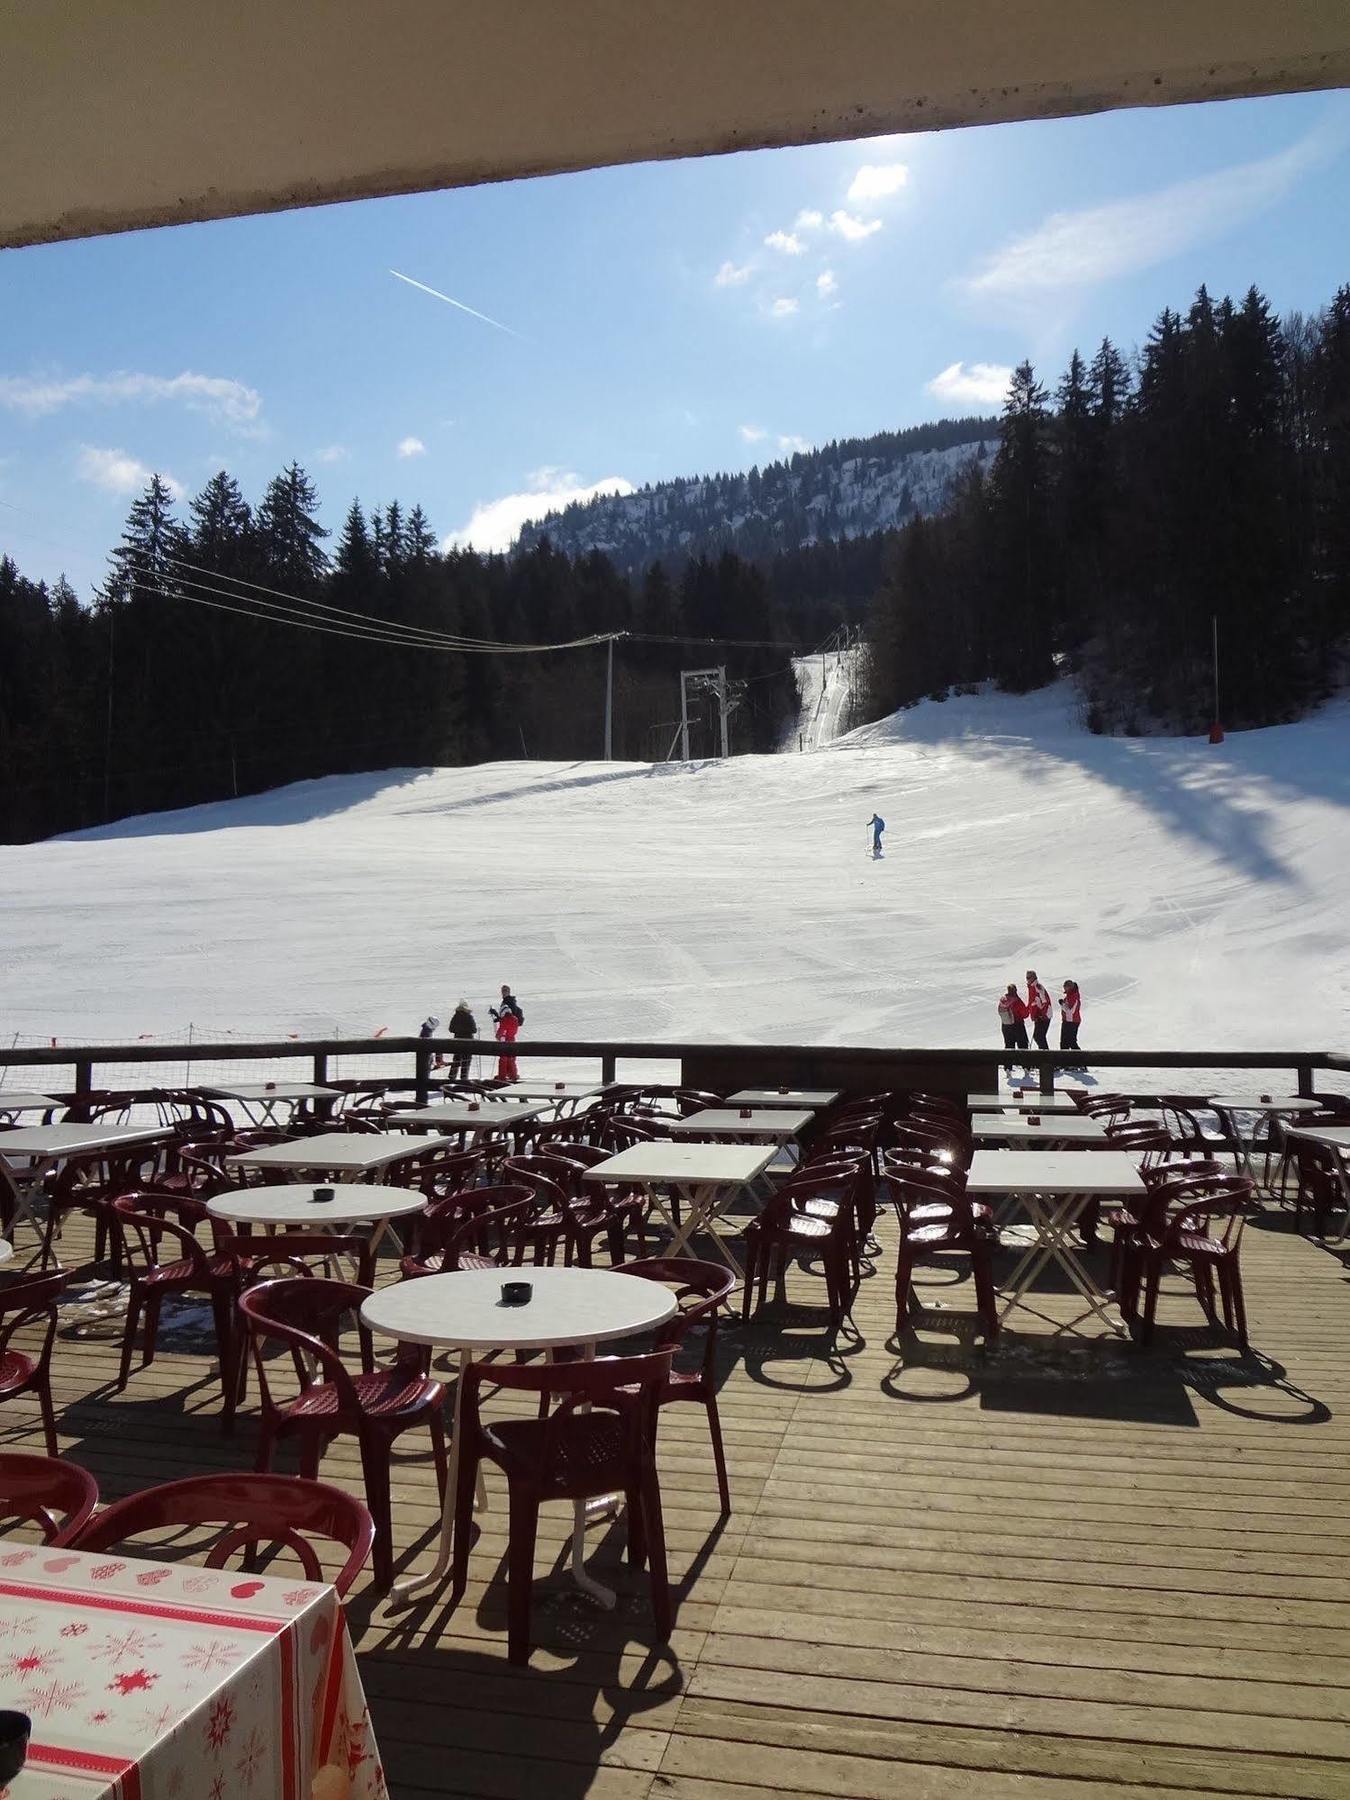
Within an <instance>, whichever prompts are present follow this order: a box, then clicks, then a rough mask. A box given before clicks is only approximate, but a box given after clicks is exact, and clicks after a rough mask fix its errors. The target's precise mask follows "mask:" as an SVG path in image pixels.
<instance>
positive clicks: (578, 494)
mask: <svg viewBox="0 0 1350 1800" xmlns="http://www.w3.org/2000/svg"><path fill="white" fill-rule="evenodd" d="M527 479H528V480H529V483H530V487H529V491H528V492H527V493H523V494H503V495H502V496H501V498H500V499H499V500H483V501H480V502H479V504H478V505H477V506H475V507H474V509H473V516H472V517H471V518H470V520H469V522H468V524H467V525H463V526H461V527H460V529H459V530H458V531H452V532H451V533H450V535H449V537H447V538H446V539H445V540H444V542H443V543H442V545H441V548H442V550H468V549H472V550H509V549H510V548H511V545H512V544H513V543H514V542H515V540H516V538H517V537H518V536H519V535H520V528H521V526H522V525H527V524H529V522H530V521H531V520H532V519H542V518H544V517H545V516H546V515H547V514H549V513H551V512H560V511H561V510H562V508H563V507H564V506H570V505H571V504H572V502H573V501H574V500H594V499H595V498H596V496H597V495H599V494H631V493H633V492H634V488H633V484H632V482H631V481H629V480H628V478H627V477H626V476H624V475H606V476H605V477H604V478H603V479H602V480H600V481H594V482H591V483H590V485H589V486H587V485H585V484H584V483H583V482H582V481H581V478H580V476H578V475H574V474H573V473H572V472H571V471H570V470H566V469H553V468H550V469H536V470H535V471H534V472H533V474H532V475H530V476H529V477H528V478H527Z"/></svg>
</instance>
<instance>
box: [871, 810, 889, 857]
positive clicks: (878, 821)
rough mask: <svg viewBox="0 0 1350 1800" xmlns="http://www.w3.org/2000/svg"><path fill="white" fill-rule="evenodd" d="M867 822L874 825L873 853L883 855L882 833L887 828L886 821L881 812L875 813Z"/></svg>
mask: <svg viewBox="0 0 1350 1800" xmlns="http://www.w3.org/2000/svg"><path fill="white" fill-rule="evenodd" d="M867 823H868V824H869V825H870V826H871V827H872V854H873V856H880V855H881V834H882V832H883V831H885V829H886V821H885V819H883V818H882V817H881V816H880V814H879V813H873V814H872V816H871V818H870V819H869V820H868V821H867Z"/></svg>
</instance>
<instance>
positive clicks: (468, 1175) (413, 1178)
mask: <svg viewBox="0 0 1350 1800" xmlns="http://www.w3.org/2000/svg"><path fill="white" fill-rule="evenodd" d="M482 1168H483V1152H482V1151H481V1150H451V1149H448V1148H446V1147H445V1146H441V1147H439V1148H437V1149H435V1150H419V1151H417V1152H415V1154H413V1155H412V1156H408V1157H402V1156H401V1157H400V1158H399V1159H398V1161H397V1162H396V1163H391V1164H390V1165H389V1168H388V1169H387V1171H386V1173H385V1179H386V1181H388V1183H389V1184H390V1185H391V1186H392V1187H415V1188H420V1189H421V1190H422V1192H423V1193H424V1194H425V1195H426V1197H427V1201H428V1203H429V1204H430V1205H432V1206H435V1205H437V1204H438V1203H439V1202H440V1201H442V1200H447V1199H449V1198H450V1197H451V1196H452V1195H454V1194H460V1193H463V1191H464V1190H465V1189H466V1188H472V1187H473V1186H474V1184H475V1183H476V1182H477V1180H478V1177H479V1175H480V1173H481V1172H482Z"/></svg>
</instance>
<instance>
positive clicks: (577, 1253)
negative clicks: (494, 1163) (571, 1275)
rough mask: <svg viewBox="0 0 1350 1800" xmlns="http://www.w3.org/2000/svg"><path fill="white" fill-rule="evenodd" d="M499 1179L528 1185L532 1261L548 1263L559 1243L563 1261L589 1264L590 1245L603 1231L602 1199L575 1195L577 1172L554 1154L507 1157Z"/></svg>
mask: <svg viewBox="0 0 1350 1800" xmlns="http://www.w3.org/2000/svg"><path fill="white" fill-rule="evenodd" d="M502 1176H503V1179H504V1180H506V1181H509V1182H512V1183H518V1184H520V1185H522V1186H524V1187H527V1188H529V1190H530V1192H531V1193H532V1194H533V1195H534V1198H535V1204H536V1207H537V1209H538V1210H537V1215H536V1220H535V1231H536V1234H537V1247H536V1252H535V1261H536V1262H547V1263H552V1261H553V1259H554V1257H555V1256H556V1255H557V1250H558V1246H559V1244H561V1245H562V1252H563V1262H564V1263H565V1264H566V1265H567V1266H568V1267H569V1268H570V1266H571V1265H572V1263H573V1262H574V1261H575V1262H577V1263H578V1264H580V1265H581V1266H582V1267H583V1268H589V1267H590V1266H591V1247H592V1245H593V1243H594V1241H595V1239H596V1237H597V1236H599V1235H600V1233H601V1232H603V1231H604V1230H605V1226H606V1217H605V1208H604V1202H603V1200H602V1199H601V1197H600V1196H599V1194H598V1193H596V1194H579V1193H578V1189H579V1188H580V1186H581V1171H580V1169H579V1168H578V1166H577V1164H576V1163H569V1162H565V1161H564V1160H563V1159H562V1158H561V1157H556V1156H508V1157H507V1159H506V1161H505V1162H504V1163H503V1164H502Z"/></svg>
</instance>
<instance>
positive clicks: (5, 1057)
mask: <svg viewBox="0 0 1350 1800" xmlns="http://www.w3.org/2000/svg"><path fill="white" fill-rule="evenodd" d="M463 1048H464V1045H463V1043H462V1042H461V1041H460V1040H457V1039H454V1038H415V1037H400V1038H391V1037H380V1038H307V1039H304V1040H296V1039H294V1038H283V1039H281V1040H279V1041H271V1040H265V1039H264V1040H258V1041H253V1042H239V1041H237V1040H236V1041H231V1042H229V1043H223V1044H209V1043H191V1044H139V1043H138V1044H81V1045H78V1046H76V1045H68V1046H65V1047H63V1046H61V1045H59V1044H54V1045H51V1046H45V1045H44V1046H43V1047H41V1048H36V1047H33V1048H26V1049H19V1048H9V1049H0V1069H4V1068H6V1067H25V1068H47V1067H61V1068H71V1067H73V1068H74V1071H75V1082H74V1087H73V1088H72V1089H70V1090H69V1091H68V1092H64V1093H62V1094H61V1095H55V1096H53V1097H54V1098H63V1099H67V1100H69V1101H70V1102H71V1103H74V1104H78V1102H79V1100H80V1099H81V1098H83V1097H85V1096H87V1095H89V1094H90V1093H92V1092H94V1091H95V1090H98V1089H100V1087H101V1084H100V1083H99V1082H98V1081H97V1080H96V1075H97V1072H98V1070H99V1068H100V1066H103V1067H107V1066H108V1065H111V1064H117V1065H120V1066H121V1067H122V1068H125V1067H126V1066H127V1065H129V1064H145V1065H146V1066H147V1069H148V1068H150V1067H153V1065H154V1064H156V1063H177V1064H178V1065H180V1068H185V1069H189V1070H190V1068H191V1065H192V1064H193V1063H210V1062H258V1061H263V1062H277V1061H294V1060H296V1059H298V1058H303V1059H305V1060H306V1061H308V1062H309V1065H310V1075H311V1078H312V1079H313V1080H314V1081H315V1082H318V1083H327V1082H328V1066H329V1060H330V1058H332V1057H336V1056H343V1057H354V1056H359V1057H364V1058H379V1059H381V1060H383V1059H384V1058H389V1059H390V1064H389V1070H390V1074H389V1077H388V1078H392V1079H405V1080H406V1079H411V1081H412V1082H413V1084H414V1085H415V1088H416V1092H417V1095H418V1097H419V1099H420V1098H423V1097H425V1095H426V1094H427V1092H428V1091H429V1090H430V1088H431V1087H432V1086H433V1085H434V1074H433V1069H432V1063H433V1061H434V1060H435V1059H436V1058H437V1057H445V1058H448V1057H450V1056H453V1055H454V1054H455V1052H456V1051H457V1050H460V1049H463ZM474 1048H475V1054H479V1055H482V1054H485V1053H486V1054H495V1046H494V1045H493V1044H491V1043H490V1042H488V1041H486V1040H477V1039H475V1040H474ZM511 1054H512V1055H514V1056H515V1057H517V1058H518V1059H520V1060H522V1061H524V1060H527V1059H529V1058H532V1057H549V1058H553V1059H558V1058H567V1059H569V1060H583V1061H587V1062H593V1063H595V1064H596V1065H597V1070H596V1073H597V1074H598V1076H599V1078H600V1079H601V1080H602V1081H613V1080H614V1079H615V1070H616V1068H617V1066H618V1064H619V1062H620V1061H623V1062H662V1063H671V1062H674V1063H678V1064H679V1066H680V1080H681V1082H682V1083H683V1084H684V1085H686V1086H688V1087H697V1088H703V1089H707V1090H709V1091H714V1092H726V1091H728V1090H729V1089H732V1088H739V1087H779V1086H782V1085H784V1084H786V1085H788V1086H790V1087H814V1088H823V1087H824V1088H838V1089H841V1090H843V1091H845V1092H848V1091H853V1092H881V1091H884V1090H886V1089H892V1088H921V1089H925V1090H928V1091H931V1092H936V1093H950V1094H960V1095H964V1094H965V1093H967V1092H970V1091H981V1090H992V1089H995V1088H997V1086H998V1074H999V1068H1000V1065H1001V1064H1002V1063H1003V1061H1004V1059H1005V1056H1006V1052H1005V1051H1004V1050H1003V1049H1002V1048H1001V1047H999V1048H992V1047H981V1048H978V1049H969V1050H932V1049H923V1048H919V1049H891V1048H889V1047H885V1046H881V1045H875V1044H874V1045H852V1046H841V1045H834V1044H830V1045H819V1044H664V1043H645V1042H644V1043H626V1042H617V1041H612V1040H606V1041H603V1042H594V1041H590V1040H585V1041H578V1040H576V1039H570V1038H566V1039H565V1038H548V1039H522V1040H517V1042H516V1043H515V1044H514V1045H512V1046H511ZM1014 1060H1015V1061H1016V1062H1017V1063H1018V1064H1020V1065H1024V1066H1026V1067H1028V1068H1034V1069H1036V1070H1037V1071H1038V1072H1039V1076H1040V1084H1041V1088H1042V1090H1043V1091H1045V1092H1049V1090H1050V1088H1051V1087H1052V1086H1053V1083H1054V1077H1055V1072H1056V1070H1057V1069H1061V1068H1063V1067H1065V1066H1066V1065H1067V1066H1072V1067H1075V1068H1087V1069H1091V1070H1093V1071H1098V1070H1105V1069H1120V1070H1128V1069H1147V1070H1171V1069H1176V1070H1178V1071H1184V1070H1187V1069H1204V1070H1207V1071H1209V1070H1214V1069H1231V1070H1257V1069H1264V1070H1289V1071H1292V1072H1293V1074H1294V1076H1295V1079H1296V1081H1297V1092H1298V1093H1300V1094H1310V1093H1312V1092H1313V1091H1314V1089H1315V1086H1316V1082H1315V1080H1314V1075H1315V1072H1316V1071H1317V1070H1319V1069H1324V1070H1329V1071H1333V1072H1335V1073H1337V1074H1340V1075H1344V1074H1345V1073H1346V1072H1350V1056H1345V1055H1342V1054H1339V1053H1337V1052H1335V1051H1328V1050H1081V1051H1063V1050H1019V1051H1017V1052H1016V1053H1015V1058H1014ZM400 1061H401V1062H402V1064H403V1066H402V1067H401V1068H400V1067H398V1066H397V1065H398V1064H399V1062H400ZM126 1085H127V1084H126V1083H125V1082H123V1083H122V1088H125V1087H126ZM154 1085H156V1084H155V1083H154V1082H153V1080H148V1081H147V1082H146V1083H145V1086H147V1087H150V1086H154ZM167 1085H172V1086H175V1087H181V1086H183V1085H185V1082H184V1080H183V1079H182V1078H179V1079H177V1080H175V1081H174V1082H172V1083H170V1084H167ZM352 1085H355V1086H360V1085H365V1084H364V1083H353V1084H352ZM119 1091H121V1089H119ZM1168 1091H1174V1092H1177V1093H1182V1092H1186V1091H1188V1090H1187V1086H1186V1083H1185V1082H1184V1080H1183V1081H1178V1082H1176V1083H1175V1084H1173V1087H1172V1088H1170V1089H1169V1090H1168ZM2 1096H3V1089H2V1088H0V1097H2Z"/></svg>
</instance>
